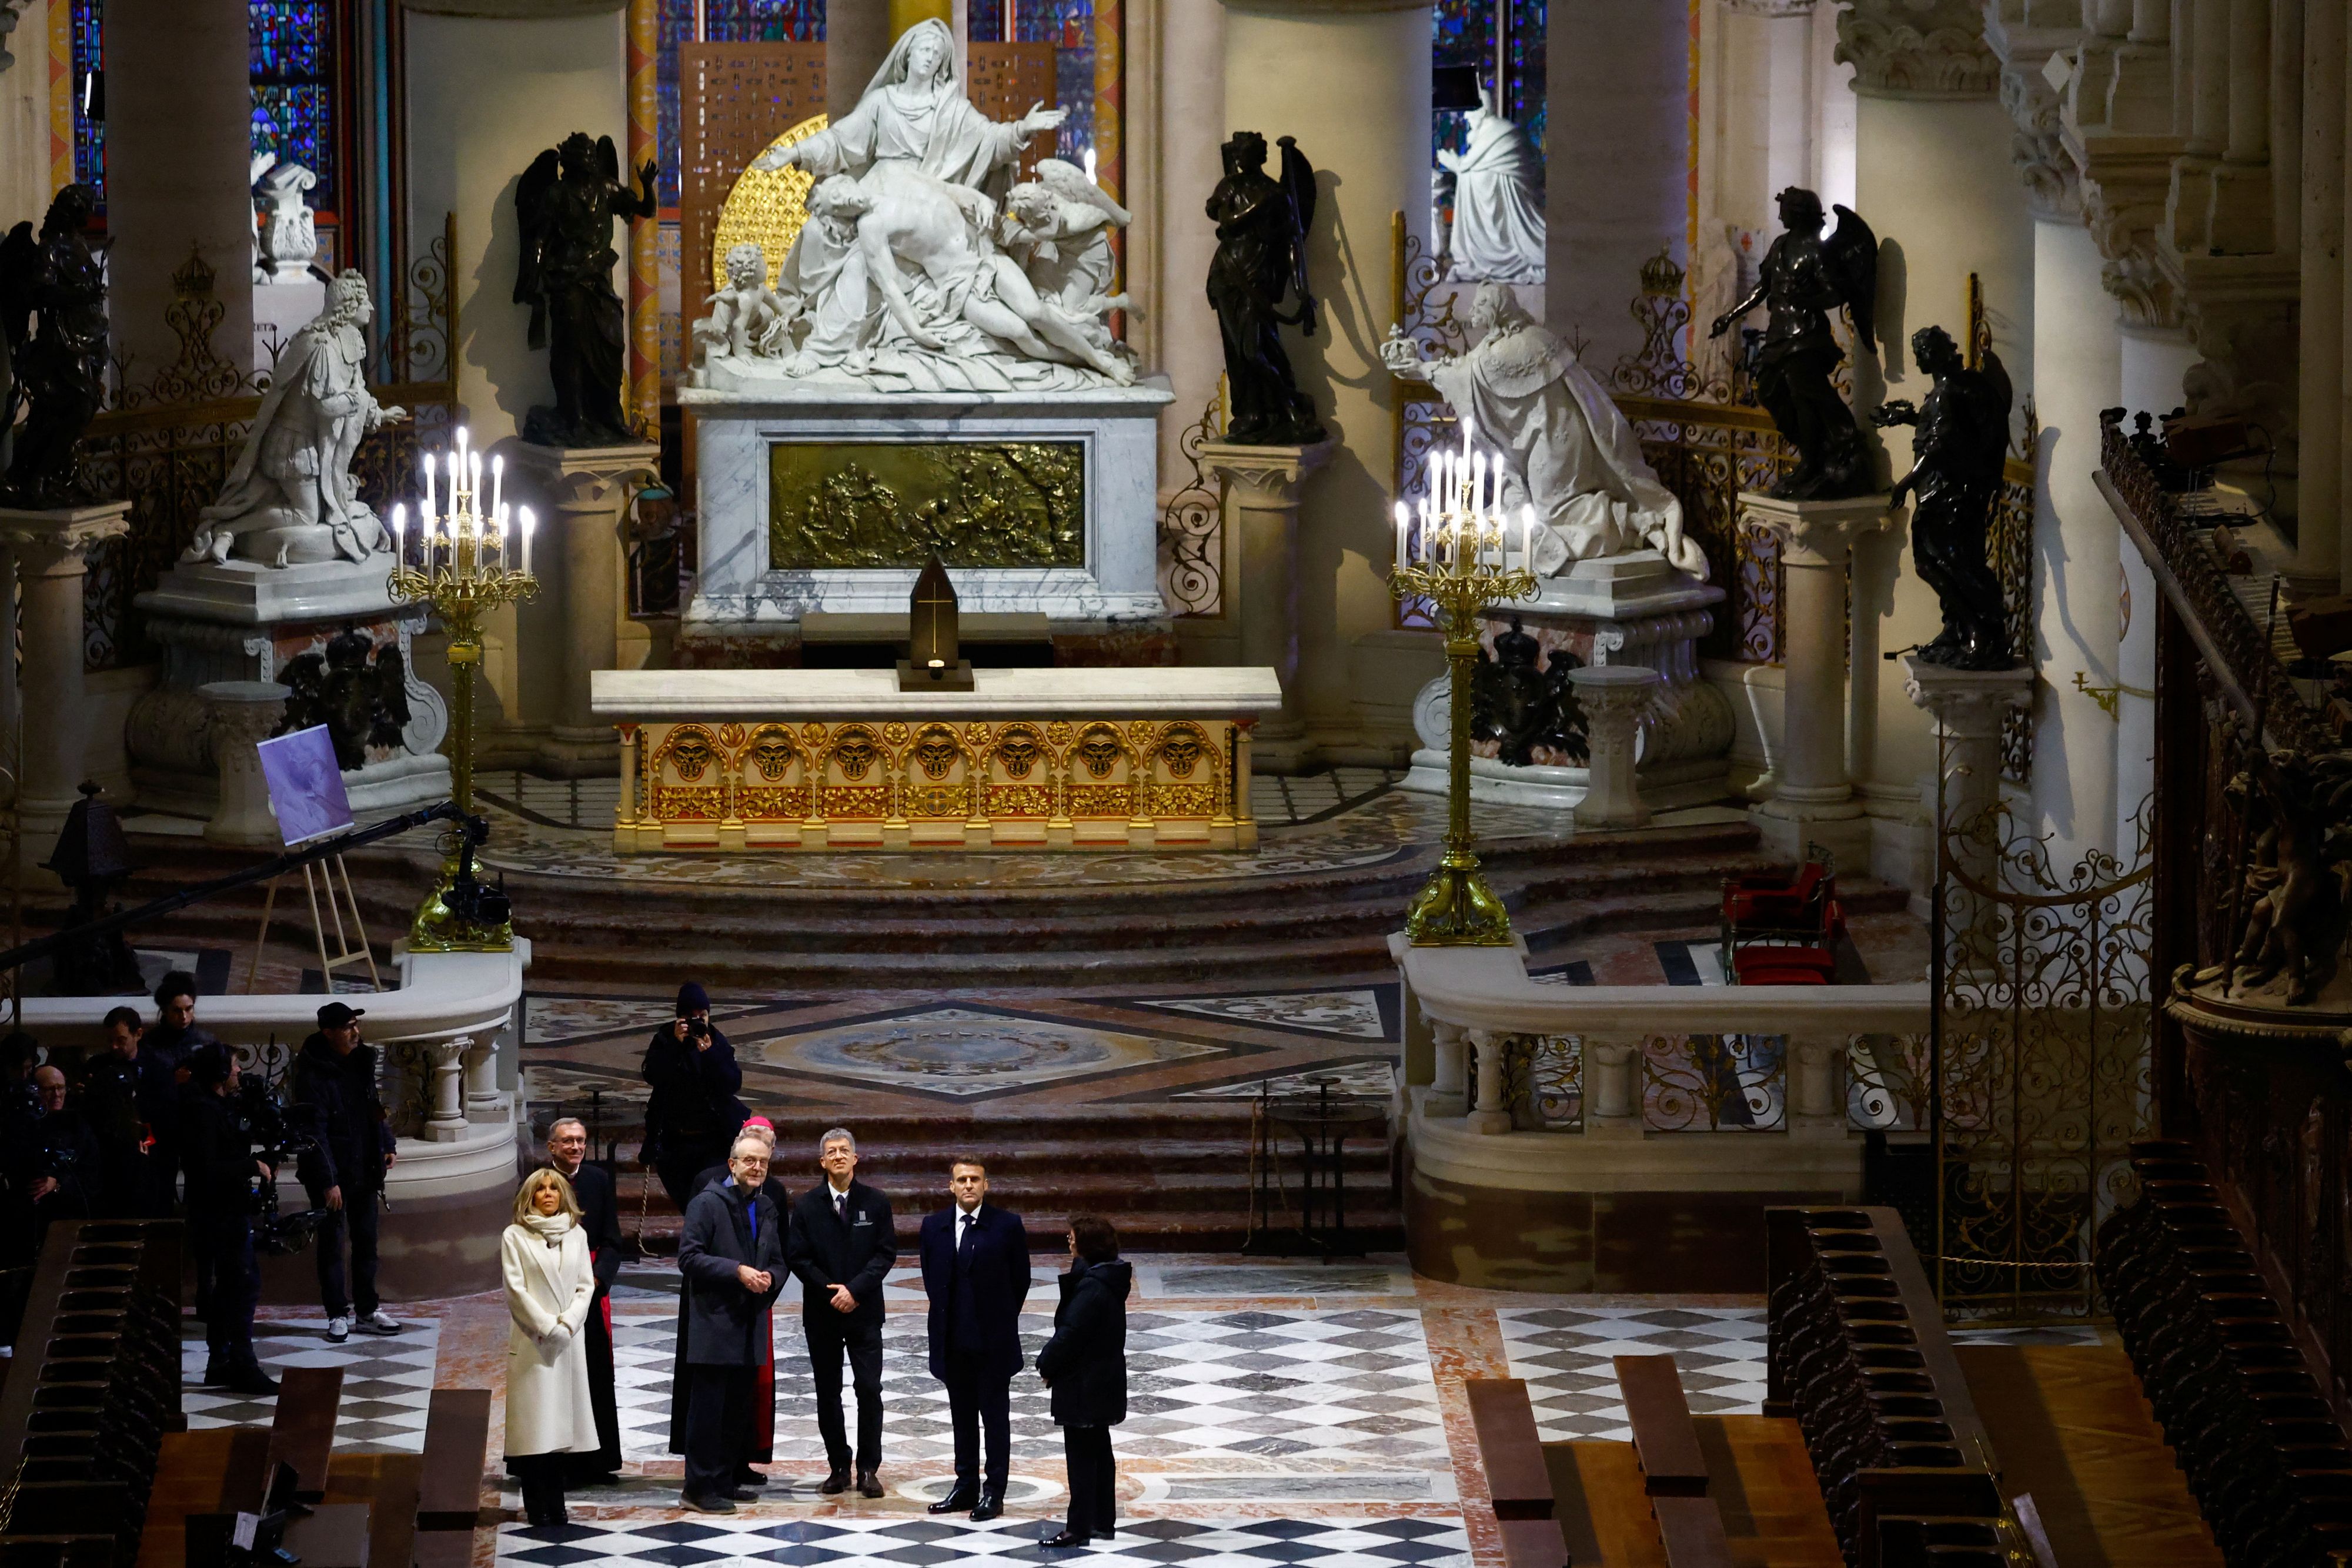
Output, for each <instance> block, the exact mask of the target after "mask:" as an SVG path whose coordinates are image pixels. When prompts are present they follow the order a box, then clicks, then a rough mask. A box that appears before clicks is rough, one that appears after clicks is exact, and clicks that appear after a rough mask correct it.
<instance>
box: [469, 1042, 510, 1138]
mask: <svg viewBox="0 0 2352 1568" xmlns="http://www.w3.org/2000/svg"><path fill="white" fill-rule="evenodd" d="M462 1063H463V1067H464V1072H463V1077H462V1081H463V1082H464V1083H465V1086H466V1120H467V1122H468V1123H469V1124H478V1123H483V1122H492V1123H496V1122H503V1121H505V1120H506V1119H507V1099H506V1096H505V1095H504V1094H502V1093H500V1092H499V1040H498V1037H497V1036H496V1035H477V1036H475V1037H474V1039H473V1040H472V1042H471V1043H470V1044H468V1045H467V1047H466V1050H465V1054H464V1057H463V1059H462Z"/></svg>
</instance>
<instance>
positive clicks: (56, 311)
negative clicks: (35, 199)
mask: <svg viewBox="0 0 2352 1568" xmlns="http://www.w3.org/2000/svg"><path fill="white" fill-rule="evenodd" d="M97 211H98V193H96V192H95V191H92V190H91V189H90V188H89V186H88V185H68V186H66V187H65V188H64V189H63V190H61V191H59V192H58V193H57V197H56V199H55V200H54V201H52V202H50V203H49V210H48V214H47V216H45V217H43V218H42V219H41V232H40V235H39V237H37V238H36V237H35V236H34V234H33V225H31V224H29V223H20V224H18V225H16V227H15V228H13V229H11V230H9V231H8V237H7V238H6V239H5V240H0V329H5V332H6V335H7V340H8V363H9V367H10V369H11V370H12V371H14V379H13V380H12V381H11V382H10V383H9V386H8V395H7V401H6V402H5V405H0V430H14V431H16V447H15V450H14V453H13V455H11V457H10V459H9V463H8V481H7V486H6V493H7V497H8V499H9V501H10V502H11V504H13V505H16V506H19V507H71V506H76V505H79V504H80V503H81V502H83V501H87V500H89V480H88V478H87V476H85V475H84V474H83V473H82V467H81V437H82V433H83V432H84V431H86V430H88V429H89V422H90V421H91V420H92V419H94V418H96V417H97V415H98V411H99V409H100V406H101V405H103V404H104V402H105V401H106V271H105V268H104V267H102V266H100V262H99V258H98V256H97V254H96V253H95V252H94V251H93V250H92V249H91V247H90V243H89V223H90V219H91V218H92V217H93V216H94V215H95V214H96V213H97ZM28 405H29V407H30V409H31V412H30V413H29V414H27V416H26V420H25V423H24V424H23V425H22V426H21V427H19V426H18V425H17V423H16V415H17V413H18V411H19V410H22V409H25V408H26V407H27V406H28Z"/></svg>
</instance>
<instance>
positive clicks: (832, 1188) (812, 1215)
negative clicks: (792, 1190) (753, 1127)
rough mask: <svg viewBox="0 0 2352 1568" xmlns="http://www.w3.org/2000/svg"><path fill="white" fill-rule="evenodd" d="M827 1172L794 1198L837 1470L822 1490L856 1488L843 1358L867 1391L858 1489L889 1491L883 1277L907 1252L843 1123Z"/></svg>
mask: <svg viewBox="0 0 2352 1568" xmlns="http://www.w3.org/2000/svg"><path fill="white" fill-rule="evenodd" d="M817 1164H818V1165H819V1166H823V1167H824V1180H823V1181H821V1182H819V1183H818V1184H817V1185H816V1186H813V1187H811V1188H809V1190H808V1191H807V1192H805V1193H803V1194H802V1195H801V1197H800V1198H799V1200H798V1201H797V1202H795V1203H794V1204H793V1227H792V1229H793V1236H792V1270H793V1274H794V1275H796V1276H798V1278H799V1280H800V1282H801V1320H802V1324H803V1328H804V1329H805V1330H806V1332H807V1334H808V1352H809V1366H810V1369H811V1372H812V1374H813V1375H814V1381H815V1385H816V1424H817V1430H818V1431H820V1432H822V1433H823V1434H824V1457H825V1459H826V1461H827V1462H828V1463H829V1464H831V1466H832V1467H833V1473H832V1474H831V1475H828V1476H827V1477H825V1479H824V1485H823V1486H822V1487H820V1488H818V1489H817V1490H820V1491H823V1492H824V1493H826V1494H827V1495H828V1496H830V1495H833V1494H835V1493H838V1492H844V1491H846V1490H849V1467H850V1461H851V1459H852V1458H853V1456H852V1454H851V1451H850V1447H849V1435H848V1430H847V1424H846V1423H845V1421H844V1420H843V1419H842V1411H841V1358H842V1356H843V1355H844V1354H846V1355H847V1356H848V1357H849V1375H850V1380H851V1382H852V1384H853V1385H855V1386H856V1390H857V1448H856V1454H855V1456H854V1457H855V1458H856V1464H857V1495H858V1496H860V1497H880V1496H881V1495H882V1481H881V1478H880V1476H879V1474H878V1473H877V1472H879V1471H880V1469H882V1281H884V1280H886V1279H887V1278H889V1274H890V1266H891V1265H892V1264H893V1263H896V1262H897V1261H898V1240H897V1239H896V1238H895V1237H894V1236H893V1235H892V1234H891V1218H890V1200H889V1199H888V1198H887V1197H883V1196H882V1195H881V1194H880V1193H878V1192H876V1191H875V1190H874V1189H873V1188H872V1187H870V1186H866V1184H865V1183H864V1182H862V1181H859V1180H857V1179H856V1170H857V1140H856V1138H853V1137H851V1136H850V1134H849V1129H848V1128H846V1127H835V1128H834V1129H833V1130H832V1131H831V1132H828V1133H827V1134H825V1135H824V1137H823V1138H820V1139H819V1140H817Z"/></svg>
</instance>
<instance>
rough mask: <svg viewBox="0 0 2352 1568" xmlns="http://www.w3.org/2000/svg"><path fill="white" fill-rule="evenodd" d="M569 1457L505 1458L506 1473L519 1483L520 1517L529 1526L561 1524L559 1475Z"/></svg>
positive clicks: (515, 1455)
mask: <svg viewBox="0 0 2352 1568" xmlns="http://www.w3.org/2000/svg"><path fill="white" fill-rule="evenodd" d="M571 1457H572V1456H571V1455H569V1454H509V1455H508V1456H507V1469H509V1470H511V1471H513V1472H514V1478H515V1479H517V1480H519V1481H520V1482H521V1483H522V1511H523V1517H525V1518H526V1519H528V1520H530V1522H531V1523H533V1524H560V1523H562V1521H563V1520H564V1512H563V1472H564V1461H565V1460H567V1459H569V1458H571Z"/></svg>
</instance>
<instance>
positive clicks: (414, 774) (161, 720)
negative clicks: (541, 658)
mask: <svg viewBox="0 0 2352 1568" xmlns="http://www.w3.org/2000/svg"><path fill="white" fill-rule="evenodd" d="M391 574H392V556H391V554H390V552H389V551H387V552H385V553H383V554H382V555H378V556H375V557H373V558H371V559H368V560H365V561H348V560H332V561H318V562H313V563H310V564H306V565H302V566H289V567H268V566H263V565H260V564H259V563H257V562H254V561H243V560H232V561H228V562H226V563H218V562H214V561H182V562H180V563H179V564H178V565H177V566H174V567H173V569H172V570H169V571H167V572H165V573H164V574H163V580H162V581H161V582H159V583H157V584H156V585H155V587H154V588H153V589H152V590H150V591H148V592H145V593H142V594H141V595H140V596H139V598H138V600H137V603H138V606H139V608H140V609H141V610H142V612H145V614H146V617H147V630H148V634H149V635H150V636H152V638H154V640H155V641H156V642H157V643H159V644H161V645H162V647H163V679H162V680H161V681H159V682H158V683H157V684H156V686H155V689H154V690H152V691H151V692H149V693H148V694H147V695H144V696H142V697H141V698H140V699H139V701H138V702H137V703H136V704H134V705H133V706H132V707H131V716H130V720H129V722H128V724H127V725H126V726H125V727H124V728H125V735H124V738H125V740H126V741H127V742H128V745H129V748H130V752H131V779H132V781H133V782H134V783H136V784H137V786H138V788H139V799H140V801H141V803H142V804H143V805H147V806H150V807H152V808H154V809H155V810H163V811H172V812H176V813H179V814H182V815H184V816H191V817H203V818H205V819H208V820H209V819H210V818H211V817H212V816H213V815H214V813H215V810H217V809H218V807H219V805H220V773H219V767H220V764H219V759H218V758H216V757H215V753H214V747H213V743H212V739H211V734H210V729H209V727H208V725H209V715H210V709H209V707H208V706H207V704H206V701H205V697H204V695H202V693H201V692H200V690H199V688H200V687H203V686H205V685H212V684H214V683H215V682H222V681H248V682H249V681H279V680H281V679H282V678H283V675H284V672H285V670H286V666H287V665H288V664H291V663H292V662H293V661H294V660H295V659H297V658H299V656H301V655H302V654H304V653H315V652H318V651H319V650H320V649H323V648H324V647H325V646H326V643H327V641H328V639H330V638H331V637H333V636H335V635H336V634H337V633H338V632H341V631H342V630H343V629H344V628H345V627H346V626H348V627H352V629H354V630H356V631H358V632H362V633H363V634H364V635H366V636H367V637H369V638H370V639H371V640H372V641H373V642H374V643H376V645H377V646H378V647H379V648H382V647H385V646H391V647H396V648H398V649H399V650H400V655H401V658H402V660H403V662H404V664H406V665H407V668H408V682H407V687H406V690H407V695H408V713H409V720H408V724H407V726H406V727H405V728H404V729H403V730H402V731H401V745H400V747H399V748H398V749H397V750H394V751H391V752H389V753H385V754H381V755H372V756H371V757H370V758H368V760H367V762H366V763H365V765H364V766H362V767H359V768H351V769H348V770H346V771H345V772H344V774H343V789H344V791H345V793H346V794H348V795H349V796H350V797H351V803H352V814H353V815H354V816H355V817H356V818H357V819H358V820H359V821H361V822H363V823H364V822H373V821H382V820H383V819H384V818H386V817H391V816H396V815H398V814H399V813H400V812H402V811H406V810H414V809H415V808H416V807H418V806H424V805H429V804H431V803H432V802H434V801H436V800H447V799H448V798H449V759H448V758H446V757H444V756H442V755H441V754H440V752H439V749H438V748H439V747H440V745H441V737H443V736H444V735H445V734H446V733H447V732H448V728H449V709H448V706H447V705H446V703H445V702H443V701H442V698H441V694H440V693H439V692H437V691H436V690H434V689H433V688H432V687H431V686H429V685H425V682H424V681H422V680H421V679H419V678H418V677H417V674H416V661H415V653H413V652H412V650H411V647H410V642H411V639H412V638H413V637H414V636H415V633H416V632H418V631H420V630H422V629H423V628H424V625H425V606H424V605H423V604H421V603H400V602H395V601H394V600H393V598H392V596H391V594H390V593H389V592H387V591H386V589H385V583H386V580H387V579H388V578H389V577H390V576H391Z"/></svg>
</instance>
